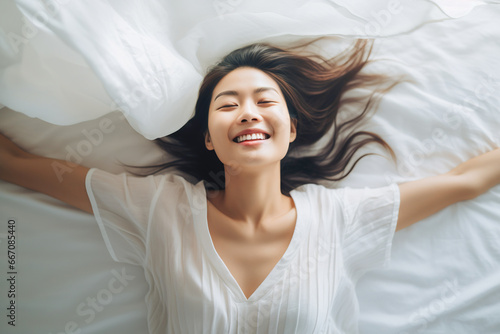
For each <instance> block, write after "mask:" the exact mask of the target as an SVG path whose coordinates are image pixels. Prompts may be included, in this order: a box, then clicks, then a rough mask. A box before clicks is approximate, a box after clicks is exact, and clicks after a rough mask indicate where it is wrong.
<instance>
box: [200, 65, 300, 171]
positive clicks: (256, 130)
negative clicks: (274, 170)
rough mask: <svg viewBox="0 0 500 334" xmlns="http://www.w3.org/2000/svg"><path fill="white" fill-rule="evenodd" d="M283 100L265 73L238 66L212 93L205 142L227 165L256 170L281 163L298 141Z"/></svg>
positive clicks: (276, 86) (275, 85) (272, 81)
mask: <svg viewBox="0 0 500 334" xmlns="http://www.w3.org/2000/svg"><path fill="white" fill-rule="evenodd" d="M295 137H296V127H295V124H294V122H291V120H290V116H289V113H288V108H287V106H286V102H285V99H284V97H283V94H282V93H281V90H280V88H279V86H278V84H277V83H276V82H275V81H274V80H273V79H272V78H271V77H270V76H268V75H267V74H266V73H264V72H262V71H260V70H258V69H255V68H250V67H240V68H237V69H236V70H234V71H232V72H230V73H229V74H228V75H226V76H225V77H224V78H223V79H222V80H221V81H220V82H219V83H218V85H217V86H216V87H215V89H214V91H213V93H212V100H211V103H210V108H209V114H208V133H207V135H206V136H205V145H206V147H207V149H209V150H215V153H216V154H217V157H218V158H219V160H220V161H221V162H222V163H223V164H224V165H225V166H231V167H237V168H256V167H263V166H264V165H269V164H273V163H277V162H279V161H281V159H283V158H284V157H285V155H286V153H287V151H288V146H289V143H291V142H292V141H294V140H295Z"/></svg>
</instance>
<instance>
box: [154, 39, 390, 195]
mask: <svg viewBox="0 0 500 334" xmlns="http://www.w3.org/2000/svg"><path fill="white" fill-rule="evenodd" d="M370 52H371V43H370V41H368V40H358V41H356V43H355V44H354V45H353V46H352V47H351V48H349V49H346V50H345V51H344V52H343V53H341V54H339V55H338V56H336V57H334V58H332V59H326V58H322V57H320V56H318V55H316V54H305V53H304V54H301V52H299V51H293V50H285V49H280V48H277V47H274V46H271V45H268V44H252V45H249V46H246V47H243V48H241V49H238V50H235V51H233V52H231V53H230V54H228V55H227V56H226V57H224V59H222V60H221V61H220V62H219V63H218V64H217V65H215V66H214V67H212V68H211V69H210V70H209V72H208V73H207V75H206V76H205V79H204V81H203V83H202V85H201V88H200V92H199V96H198V101H197V104H196V113H195V116H194V117H193V118H192V119H191V120H190V121H189V122H188V123H187V124H186V125H185V126H184V127H183V128H181V129H180V130H179V131H177V132H176V133H174V134H171V135H169V136H167V137H165V138H162V139H159V140H158V141H157V142H158V144H159V145H160V146H161V147H162V148H163V149H164V150H165V151H167V152H168V153H169V154H171V155H173V156H174V157H177V158H178V159H176V160H174V161H169V162H168V163H165V164H159V165H155V166H149V167H152V168H156V169H155V172H158V171H160V170H163V169H166V168H176V169H178V170H180V171H182V172H183V173H185V174H187V175H189V176H192V177H193V178H194V179H196V180H204V181H205V182H206V184H207V187H208V188H210V189H224V188H225V187H226V183H227V182H226V180H225V178H226V177H228V176H230V175H231V174H232V173H228V170H227V167H226V169H225V167H224V163H223V162H222V161H221V160H220V158H219V157H218V155H219V154H222V151H221V152H217V150H215V151H214V150H208V151H207V149H206V147H205V143H204V141H205V137H206V136H207V135H208V134H211V135H212V136H213V135H214V133H210V131H209V122H210V117H209V115H214V110H213V109H214V108H215V109H216V111H218V112H219V111H224V112H228V113H229V114H231V115H235V114H238V115H240V116H241V114H242V112H255V109H252V108H253V107H252V106H255V108H257V109H259V110H270V111H273V110H276V109H280V110H286V112H284V113H281V114H280V115H281V118H280V119H279V120H278V119H277V120H276V121H278V122H280V126H285V125H286V124H289V123H290V124H292V125H293V128H296V132H297V140H295V141H291V144H290V146H289V147H287V148H286V150H287V151H285V153H287V154H286V155H284V156H283V157H282V160H281V164H280V172H281V178H280V179H281V191H282V193H283V194H288V193H289V192H290V191H291V190H292V189H295V188H296V187H298V186H300V185H302V184H307V183H311V182H313V183H317V182H319V181H321V180H333V181H335V180H340V179H343V178H344V177H346V176H347V175H348V174H349V173H350V171H351V170H352V168H354V166H355V165H356V163H357V161H359V159H361V158H362V156H361V157H358V158H356V159H353V157H354V155H355V153H356V152H357V151H358V150H359V149H360V148H361V147H363V146H365V145H367V144H369V143H372V142H376V143H379V144H380V145H382V146H384V147H385V148H387V149H388V150H389V152H390V153H391V154H392V150H390V148H389V146H388V145H387V144H386V143H385V141H384V140H383V139H382V138H380V137H379V136H378V135H376V134H374V133H370V132H367V131H354V130H355V129H356V127H357V126H358V125H359V124H360V123H361V122H362V121H363V119H364V117H365V116H366V114H367V113H368V111H369V110H370V109H371V108H372V107H374V106H375V104H376V98H375V96H376V95H377V93H383V92H386V91H388V90H389V89H391V88H392V87H393V86H394V85H396V84H397V82H396V81H389V80H388V79H387V78H386V77H384V76H383V75H382V74H368V73H363V72H361V69H362V68H363V67H364V66H365V65H366V64H367V63H368V62H369V61H368V57H369V54H370ZM233 71H234V73H233ZM247 80H252V81H251V82H252V83H254V86H253V87H250V86H249V87H246V83H247V82H248V81H247ZM256 80H260V84H257V81H256ZM254 81H255V82H254ZM238 87H239V88H238ZM358 87H372V93H371V94H370V95H368V96H358V97H352V96H351V97H349V98H347V97H345V93H346V92H348V91H350V90H353V89H355V88H358ZM250 89H253V90H254V91H253V93H252V95H251V96H252V99H253V100H252V104H250V103H249V102H250V101H251V100H250V99H248V97H250V92H249V91H248V90H250ZM240 90H241V91H240ZM243 90H245V91H243ZM244 93H245V94H246V95H245V96H246V97H247V99H246V100H242V98H244V96H243V94H244ZM363 102H364V107H362V108H360V110H359V112H358V113H357V114H353V115H349V116H348V117H347V119H346V120H345V121H343V122H339V121H338V120H337V119H338V118H339V109H340V107H341V106H342V105H343V104H344V103H346V104H355V103H360V105H363ZM251 107H252V108H251ZM252 110H253V111H252ZM255 114H256V115H259V114H260V113H259V112H256V113H255ZM267 114H273V115H277V114H276V113H266V115H267ZM215 117H218V116H215ZM229 117H231V116H229ZM259 117H260V116H259ZM217 119H218V118H217ZM244 121H251V119H248V120H247V119H246V117H243V122H244ZM211 124H214V122H212V123H211ZM245 127H248V128H251V127H252V126H251V125H249V124H246V125H245ZM331 130H333V131H331ZM329 131H330V133H331V137H330V139H329V141H328V143H327V144H326V145H324V146H323V147H322V149H321V150H320V151H319V152H318V153H317V154H316V155H314V156H311V155H309V156H307V155H306V156H301V157H296V156H294V153H296V152H299V151H301V150H307V148H308V147H311V146H312V145H314V144H316V143H317V142H318V141H319V140H320V139H321V138H323V137H324V136H325V134H326V133H328V132H329ZM218 135H220V134H219V133H218ZM268 135H269V134H268ZM231 139H234V138H231ZM248 144H250V143H248ZM247 146H250V145H247ZM238 166H239V165H238ZM214 175H216V176H217V177H215V178H214Z"/></svg>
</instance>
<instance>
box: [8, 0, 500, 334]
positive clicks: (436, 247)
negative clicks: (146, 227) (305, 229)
mask: <svg viewBox="0 0 500 334" xmlns="http://www.w3.org/2000/svg"><path fill="white" fill-rule="evenodd" d="M73 3H74V2H71V4H73ZM233 3H236V2H233ZM314 3H319V2H314ZM336 3H337V4H340V2H336ZM425 3H427V2H425ZM5 4H6V3H2V6H5ZM19 4H20V6H21V7H22V8H23V10H25V11H26V12H27V11H28V10H27V9H26V8H27V7H29V6H28V3H27V2H22V1H20V2H19ZM68 4H69V3H68ZM113 4H114V5H115V6H117V4H118V2H117V3H113V2H108V3H107V5H109V6H111V5H113ZM245 4H246V3H242V6H244V5H245ZM429 4H430V3H429ZM23 6H24V7H23ZM345 6H349V5H347V4H346V5H345ZM432 6H434V5H432ZM499 7H500V6H499V5H495V4H489V5H485V6H478V7H475V8H474V9H471V8H468V9H467V8H466V9H464V7H460V8H461V11H455V12H451V11H448V12H447V13H448V14H449V15H451V16H461V15H465V14H466V15H465V16H464V17H462V18H459V19H456V20H441V21H440V22H435V23H428V24H426V25H423V26H421V27H419V28H418V29H413V28H416V27H418V26H419V25H418V24H417V22H418V20H413V18H414V17H413V16H406V18H408V21H409V22H410V21H411V22H412V24H411V25H409V26H406V28H405V29H402V30H401V29H400V30H399V31H396V32H394V33H387V35H394V36H392V37H385V38H379V39H378V40H377V43H376V45H377V47H376V50H375V52H374V57H375V58H388V59H390V60H391V61H388V62H383V63H380V64H379V65H377V66H379V68H380V70H383V71H384V72H389V73H394V74H395V75H397V74H400V73H406V74H408V75H409V76H410V77H411V78H412V79H414V81H415V83H405V84H401V85H400V86H398V87H397V88H395V89H394V90H393V91H392V92H390V93H389V94H387V95H386V96H385V97H384V99H383V101H382V103H381V105H380V107H379V111H378V112H377V114H376V115H375V116H374V117H373V118H372V119H371V120H370V121H369V123H368V125H367V128H369V129H371V130H373V131H375V132H377V133H379V134H381V135H382V136H383V137H384V138H385V139H386V140H387V141H388V142H389V144H390V145H391V146H392V147H393V148H394V150H395V152H396V154H397V156H398V158H399V162H398V165H397V167H395V166H394V165H393V164H392V163H390V162H389V161H388V160H386V159H383V158H380V157H369V158H366V159H364V160H362V162H361V163H360V164H359V165H358V166H357V167H356V169H355V171H354V172H353V173H352V175H350V176H349V177H348V178H347V179H346V180H345V181H343V182H341V183H340V184H338V186H347V185H349V186H359V187H362V186H366V185H368V186H378V185H383V184H387V183H389V182H403V181H407V180H412V179H416V178H420V177H424V176H429V175H434V174H437V173H441V172H446V171H447V170H449V169H450V168H452V167H453V166H455V165H456V164H458V163H460V162H462V161H465V160H467V159H468V158H471V157H473V156H476V155H478V154H480V153H483V152H486V151H489V150H491V149H493V148H495V147H498V146H499V145H500V131H499V130H500V117H499V116H500V115H499V114H500V112H499V106H500V97H499V94H498V92H499V91H500V59H499V57H498V55H499V54H500V43H499V42H498V41H500V26H499V25H498V23H497V22H498V19H499V18H500V8H499ZM238 8H239V7H238ZM344 8H348V9H349V12H346V11H342V10H340V14H341V16H343V17H348V18H349V17H350V16H349V15H348V14H347V13H351V14H352V13H354V14H353V15H363V11H362V10H363V8H359V7H358V8H356V6H354V5H350V7H344ZM427 8H434V9H436V8H437V7H427ZM136 9H137V8H136ZM143 9H144V8H143ZM129 10H130V9H129ZM337 10H338V7H337ZM235 11H236V9H235ZM364 13H365V15H367V16H366V17H367V20H366V21H364V23H363V24H364V25H363V24H361V25H360V27H361V28H363V29H364V27H365V26H366V24H368V23H369V22H370V20H369V19H370V15H371V14H370V10H369V9H368V10H366V8H365V12H364ZM426 13H427V12H426ZM432 13H433V14H432V15H436V17H437V16H439V15H441V16H439V17H440V19H442V18H449V16H448V15H444V14H443V12H442V11H440V10H438V11H436V12H432ZM229 14H231V13H229ZM452 14H454V15H452ZM196 15H198V16H195V17H198V18H200V17H202V16H203V15H204V14H203V11H202V10H201V9H200V10H199V11H196ZM241 15H243V14H241ZM429 15H430V14H429ZM358 17H359V16H358ZM397 17H398V20H399V21H405V20H404V19H405V16H404V14H401V16H397ZM422 17H425V18H426V19H429V17H430V16H425V15H424V16H421V17H420V18H419V19H422ZM227 19H230V18H227ZM410 19H411V20H410ZM436 19H437V18H436ZM372 20H373V17H372ZM394 20H396V16H394ZM354 21H356V20H354ZM399 21H398V22H399ZM356 22H358V23H359V22H360V21H356ZM371 22H377V21H376V20H375V21H371ZM394 22H396V21H394ZM421 22H423V21H421ZM351 23H352V22H351ZM2 26H3V27H5V25H4V23H2ZM397 26H398V29H399V27H401V25H399V24H398V25H397ZM204 27H205V28H207V27H209V26H204ZM353 27H354V28H355V26H353V25H351V26H349V29H354V28H353ZM387 27H388V28H387V29H389V30H390V28H389V27H391V25H390V24H388V25H387ZM207 29H208V28H207ZM389 30H388V31H389ZM199 31H202V32H204V30H199ZM191 32H192V31H191ZM266 32H268V31H266ZM405 32H406V33H405ZM206 33H207V34H208V35H207V36H205V37H204V38H203V39H199V40H198V41H197V42H196V43H198V47H199V50H200V52H199V54H195V55H193V54H188V52H187V51H185V52H184V54H182V56H183V59H185V60H186V61H187V62H186V64H188V65H189V66H192V67H193V69H194V70H193V71H194V72H193V73H198V72H197V71H198V68H203V67H204V66H206V65H207V64H208V62H209V60H210V61H211V60H213V59H214V58H215V57H216V56H218V55H220V54H223V53H225V52H226V51H227V50H229V48H230V46H231V45H234V44H237V43H236V41H234V40H233V41H232V42H231V43H227V44H224V45H220V48H218V49H217V51H212V53H210V50H209V49H210V45H211V44H210V39H207V38H209V36H210V31H209V30H207V31H206ZM41 34H42V33H41ZM68 34H69V33H68ZM186 34H187V33H186ZM262 34H264V32H262ZM187 35H189V34H187ZM40 36H41V35H40ZM47 36H52V37H53V33H51V32H50V31H47ZM259 36H261V35H256V36H254V37H249V39H248V41H247V40H244V41H240V42H241V43H243V42H252V41H254V40H255V39H258V38H260V37H259ZM265 37H269V38H270V36H265ZM38 38H39V37H37V38H33V40H32V41H30V43H27V44H26V45H25V47H26V49H28V48H29V47H30V45H31V43H33V44H36V43H40V44H43V43H44V40H43V38H42V40H38ZM233 38H234V36H233ZM286 38H290V37H286ZM47 39H50V38H49V37H47ZM290 39H291V38H290ZM275 40H276V41H278V42H281V43H284V41H285V40H286V39H285V37H283V38H275ZM59 42H60V43H62V42H61V41H59ZM189 42H190V43H195V41H194V40H193V39H189ZM240 42H238V43H240ZM183 43H184V44H183ZM183 43H178V44H176V46H179V45H184V46H185V49H184V50H188V49H189V47H187V46H186V45H188V44H189V43H188V42H187V41H186V40H185V41H184V42H183ZM186 43H187V44H186ZM62 45H64V44H62ZM57 46H60V45H54V47H57ZM79 48H80V51H81V50H88V49H86V48H85V45H81V46H79ZM33 49H36V47H35V45H33ZM90 49H91V48H90ZM178 49H179V50H180V49H182V48H178ZM335 49H336V46H335V45H333V46H331V49H329V48H328V47H325V49H324V52H325V53H328V52H332V51H331V50H335ZM44 50H45V52H48V51H50V48H44ZM57 50H59V49H58V48H57ZM64 50H66V51H65V52H68V54H66V55H65V56H67V57H66V59H69V57H73V58H72V59H74V60H75V62H74V63H71V64H70V65H71V66H70V65H68V66H69V67H68V68H67V69H71V70H74V69H75V68H77V67H81V69H82V71H81V72H73V73H66V77H61V76H57V77H51V76H47V73H38V74H39V76H37V75H35V74H36V73H35V74H33V73H31V72H28V73H24V76H25V77H24V78H23V77H21V76H20V75H21V74H22V73H21V72H22V71H21V72H19V73H18V72H16V67H11V68H10V70H11V71H12V72H11V74H12V76H9V75H8V73H6V72H7V71H4V72H2V76H1V80H0V86H1V87H2V88H1V89H0V103H3V104H5V105H7V106H11V107H12V108H13V109H17V110H20V111H23V112H25V113H26V114H28V115H31V116H37V117H45V118H44V119H45V121H59V122H58V124H72V125H68V126H61V125H54V124H50V123H47V122H45V121H42V120H39V119H36V118H30V117H28V116H26V115H25V114H22V113H19V112H15V111H12V110H10V109H7V108H4V109H2V110H1V111H0V131H1V132H2V133H5V134H6V135H7V136H9V137H11V138H13V139H14V140H15V141H16V142H17V143H18V144H19V145H20V146H22V147H24V148H25V149H27V150H28V151H30V152H33V153H37V154H41V155H45V156H50V157H55V158H63V159H64V158H66V159H68V158H69V159H70V160H73V161H75V162H79V163H81V164H84V165H86V166H89V167H90V166H92V167H99V168H102V169H105V170H108V171H112V172H119V171H121V170H122V168H121V167H120V166H119V165H118V164H117V163H116V161H117V160H120V161H123V162H125V163H131V164H133V163H139V162H140V163H151V162H154V161H156V160H157V159H159V158H161V157H162V153H161V152H159V151H158V149H157V148H156V147H155V146H154V145H153V144H152V143H151V142H150V141H148V140H146V139H145V138H144V137H143V136H141V135H140V134H138V133H137V132H136V131H135V130H139V131H141V133H142V134H143V135H144V136H146V137H148V135H149V136H154V134H155V133H156V132H155V131H156V130H158V129H152V128H147V125H148V124H147V122H145V123H144V124H145V126H146V127H143V126H139V125H138V124H136V123H134V122H135V121H137V120H136V119H134V118H132V117H131V113H127V115H126V118H127V119H128V120H129V121H130V123H132V125H134V126H133V127H131V126H129V124H128V122H127V120H125V118H124V116H122V114H121V113H120V112H114V113H112V114H107V112H108V111H109V110H110V109H113V108H109V106H110V103H111V102H110V101H111V98H110V97H109V95H107V94H109V93H110V92H116V88H113V87H112V86H109V84H110V82H109V81H108V82H103V81H102V77H100V76H101V75H103V74H102V73H98V72H95V74H94V72H92V71H97V70H101V69H102V68H100V67H92V64H90V65H87V64H86V62H88V61H89V59H88V58H85V55H87V56H88V54H85V52H83V53H78V52H76V51H72V49H71V48H68V47H66V49H64ZM52 51H54V50H52ZM223 51H224V52H223ZM32 56H33V58H34V59H35V58H37V57H35V55H32ZM39 56H40V58H41V59H43V64H39V65H40V68H45V69H46V70H48V69H50V66H49V67H47V64H49V65H50V64H52V65H53V66H54V67H57V66H58V65H61V62H60V61H59V60H60V58H61V55H60V54H57V53H55V52H52V54H50V53H48V54H45V55H44V56H43V57H42V55H39ZM13 59H14V58H13ZM14 60H15V62H16V64H17V65H15V66H21V68H24V69H26V70H29V69H30V67H29V66H31V65H32V66H35V65H36V64H31V65H28V64H26V63H22V62H21V63H17V61H18V59H14ZM77 60H78V61H77ZM7 61H8V59H7V58H2V65H5V64H6V62H7ZM51 61H52V62H53V63H51ZM23 66H28V67H23ZM2 68H3V69H6V68H7V69H8V68H9V67H8V66H7V67H6V66H4V67H2ZM89 68H92V71H89ZM19 69H20V68H17V70H19ZM59 72H60V71H59ZM52 73H55V72H52ZM114 74H115V75H117V77H116V78H115V79H113V80H116V81H113V82H115V83H116V82H118V81H119V79H121V77H118V75H120V72H119V71H117V72H116V73H114ZM58 75H60V73H59V74H58ZM75 75H78V76H79V78H80V75H81V76H82V77H81V81H79V82H74V81H75V80H74V77H75ZM126 79H127V78H126ZM195 79H196V78H195ZM195 79H193V80H194V81H196V80H195ZM127 80H128V81H127ZM127 80H125V82H126V83H127V84H129V83H130V82H132V81H133V80H131V79H130V78H128V79H127ZM91 83H95V84H97V85H100V86H98V87H99V89H97V88H95V86H94V87H89V84H91ZM44 84H45V86H44ZM167 87H169V86H167ZM45 88H46V90H45ZM62 88H64V89H62ZM6 89H7V90H6ZM6 92H8V93H6ZM103 92H104V93H103ZM31 93H33V94H31ZM53 93H54V94H55V93H57V94H56V96H57V98H56V99H55V98H54V97H53V96H52V95H50V94H53ZM12 94H14V95H12ZM15 94H20V95H18V96H17V97H16V95H15ZM75 94H76V95H75ZM79 94H80V95H79ZM169 94H170V93H169ZM110 95H111V94H110ZM78 96H79V97H80V100H78ZM98 96H101V97H102V98H101V99H99V98H98ZM75 99H76V100H75ZM12 101H15V102H16V103H14V104H13V102H12ZM146 105H148V104H146ZM39 107H40V108H39ZM177 107H179V105H177ZM52 108H53V109H52ZM137 108H138V109H137V110H138V112H140V109H141V108H139V107H137ZM168 110H174V109H168ZM49 111H50V112H49ZM35 112H39V113H38V114H36V113H35ZM63 114H64V115H63ZM172 114H175V113H172ZM97 116H99V118H97V119H94V118H95V117H97ZM177 116H178V115H174V116H171V117H177ZM51 117H52V118H51ZM169 117H170V116H169ZM179 117H181V118H179V119H178V120H177V122H178V123H177V124H181V123H182V117H185V115H184V116H179ZM82 120H85V121H84V122H80V121H82ZM140 121H141V120H139V122H140ZM163 121H167V120H163ZM78 122H80V123H78ZM168 122H170V121H169V120H168V121H167V123H168ZM56 123H57V122H56ZM75 123H77V124H75ZM174 123H175V122H174ZM169 124H171V123H169ZM134 128H135V130H134ZM150 130H154V131H151V132H148V133H145V131H146V132H147V131H150ZM162 131H166V130H165V129H162ZM373 149H376V148H373ZM9 219H14V220H15V221H16V229H17V244H16V270H17V275H16V293H17V295H16V327H12V326H9V325H8V324H7V320H8V319H7V317H5V316H2V320H1V321H0V332H1V333H54V334H55V333H79V331H78V330H80V331H81V333H145V332H146V329H147V325H146V313H145V312H146V309H145V305H144V301H143V298H144V294H145V292H146V291H147V283H146V282H145V280H144V276H143V275H142V272H141V269H140V268H137V267H133V266H128V265H123V264H119V263H114V262H113V261H112V260H111V258H110V256H109V254H108V253H107V251H106V249H105V246H104V243H103V242H102V237H101V236H100V233H99V230H98V227H97V224H96V223H95V221H94V219H93V217H92V216H90V215H87V214H85V213H82V212H79V211H78V210H75V209H72V208H70V207H68V206H66V205H64V204H63V203H61V202H59V201H57V200H54V199H51V198H49V197H47V196H44V195H41V194H37V193H34V192H31V191H29V190H26V189H23V188H20V187H17V186H14V185H10V184H6V183H4V182H1V183H0V222H1V224H0V291H2V292H1V293H2V296H1V298H0V308H1V309H2V310H6V309H7V306H8V302H9V298H6V294H5V292H6V291H7V288H8V285H7V281H6V278H7V253H6V249H7V240H6V237H7V221H8V220H9ZM499 267H500V188H499V187H495V188H493V189H492V190H491V191H489V192H488V193H486V194H484V195H482V196H480V197H479V198H477V199H475V200H472V201H468V202H463V203H458V204H455V205H452V206H451V207H449V208H447V209H445V210H443V211H441V212H440V213H438V214H436V215H434V216H432V217H430V218H428V219H426V220H424V221H422V222H419V223H418V224H416V225H414V226H412V227H410V228H408V229H405V230H403V231H400V232H397V233H396V237H395V240H394V244H393V251H392V262H391V265H390V267H389V268H388V269H385V270H379V271H376V272H372V273H370V274H368V275H366V276H365V277H364V278H363V279H362V280H361V281H360V283H359V285H358V292H359V298H360V308H361V319H360V322H361V323H360V326H361V327H360V328H361V332H362V333H388V334H404V333H464V334H465V333H487V334H489V333H491V334H493V333H498V332H500V317H498V314H499V313H500V305H499V302H498V300H500V287H499V284H498V282H499V281H500V268H499ZM118 277H120V278H121V280H120V279H118ZM132 277H133V278H132ZM120 283H121V284H120ZM120 288H123V289H120ZM92 310H93V311H92ZM93 314H95V317H93V316H92V315H93Z"/></svg>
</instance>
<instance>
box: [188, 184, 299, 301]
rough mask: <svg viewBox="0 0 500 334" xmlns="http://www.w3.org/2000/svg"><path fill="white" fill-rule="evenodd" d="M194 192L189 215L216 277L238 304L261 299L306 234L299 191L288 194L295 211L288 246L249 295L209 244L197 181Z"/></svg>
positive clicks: (201, 193) (200, 189) (204, 192)
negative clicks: (194, 201)
mask: <svg viewBox="0 0 500 334" xmlns="http://www.w3.org/2000/svg"><path fill="white" fill-rule="evenodd" d="M195 193H196V194H193V195H195V196H196V197H197V198H198V199H200V200H199V202H198V203H196V205H197V208H195V207H193V204H195V203H193V202H192V203H191V212H192V214H193V223H194V228H195V232H196V235H197V238H198V240H199V241H200V243H201V244H202V248H203V251H204V252H205V255H207V257H208V258H209V260H210V262H211V264H212V266H213V268H214V269H215V271H216V272H217V273H218V275H219V276H220V278H221V279H222V280H223V281H224V282H225V284H226V286H227V287H228V288H229V289H230V290H231V292H232V293H233V296H234V298H235V299H236V301H237V302H241V303H243V302H254V301H257V300H259V299H261V298H262V297H263V296H264V295H266V294H267V292H268V291H269V290H270V289H271V287H273V286H274V284H276V282H277V281H278V280H279V279H280V278H281V277H282V276H283V272H284V270H285V269H286V268H287V267H288V265H289V263H290V261H291V260H292V259H293V257H294V255H295V254H296V253H297V251H298V249H299V245H300V243H301V241H302V239H303V237H304V235H305V234H306V233H305V230H306V228H307V227H306V222H307V219H304V218H305V217H304V214H305V213H306V212H304V211H305V209H306V208H304V207H303V206H302V201H303V198H301V197H302V195H303V194H302V193H301V192H298V191H295V190H294V191H292V192H290V195H291V197H292V199H293V202H294V204H295V210H296V212H297V220H296V222H295V228H294V231H293V235H292V239H291V240H290V244H289V245H288V247H287V249H286V251H285V253H284V254H283V256H282V257H281V259H280V260H279V261H278V262H277V263H276V265H275V266H274V268H273V269H272V270H271V272H270V273H269V274H268V275H267V276H266V278H265V279H264V280H263V281H262V282H261V283H260V285H259V286H258V287H257V289H256V290H255V291H254V292H253V293H252V295H251V296H250V297H248V298H247V297H246V296H245V294H244V293H243V290H242V289H241V287H240V285H239V284H238V281H236V279H235V278H234V276H233V275H232V274H231V272H230V271H229V269H228V268H227V266H226V264H225V263H224V261H223V260H222V258H221V257H220V256H219V254H218V253H217V250H216V249H215V246H214V244H213V241H212V237H211V235H210V230H209V229H208V218H207V201H208V200H207V194H206V190H205V186H204V185H203V182H199V183H198V184H197V185H196V186H195ZM202 196H204V199H205V200H204V202H203V205H201V204H202V203H201V202H202V201H201V198H202ZM192 198H193V196H191V199H190V200H191V201H192Z"/></svg>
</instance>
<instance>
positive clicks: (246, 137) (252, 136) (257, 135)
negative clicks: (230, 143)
mask: <svg viewBox="0 0 500 334" xmlns="http://www.w3.org/2000/svg"><path fill="white" fill-rule="evenodd" d="M257 139H260V140H264V139H266V135H265V134H263V133H252V134H248V135H242V136H239V137H237V138H236V142H237V143H241V142H242V141H246V140H257Z"/></svg>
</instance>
